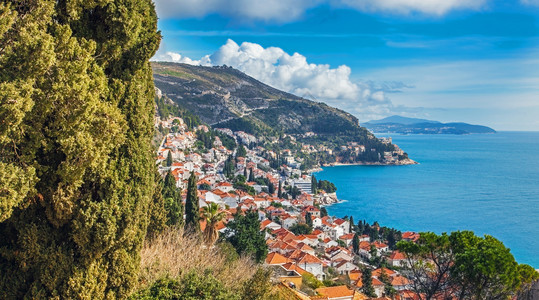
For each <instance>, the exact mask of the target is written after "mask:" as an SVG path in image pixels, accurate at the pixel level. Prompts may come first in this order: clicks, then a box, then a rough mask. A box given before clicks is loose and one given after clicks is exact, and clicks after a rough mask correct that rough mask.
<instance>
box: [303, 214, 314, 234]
mask: <svg viewBox="0 0 539 300" xmlns="http://www.w3.org/2000/svg"><path fill="white" fill-rule="evenodd" d="M305 224H307V226H309V229H310V231H313V218H312V215H311V213H310V212H308V213H306V214H305Z"/></svg>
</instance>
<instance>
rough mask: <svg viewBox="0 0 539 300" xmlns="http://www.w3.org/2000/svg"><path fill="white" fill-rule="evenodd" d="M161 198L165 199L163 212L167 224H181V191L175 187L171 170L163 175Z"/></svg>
mask: <svg viewBox="0 0 539 300" xmlns="http://www.w3.org/2000/svg"><path fill="white" fill-rule="evenodd" d="M163 198H164V199H165V212H166V216H167V220H166V224H167V225H168V226H174V225H179V226H182V225H183V204H182V198H181V192H180V190H179V189H178V188H177V187H176V179H175V178H174V175H172V172H170V171H169V172H168V173H167V175H166V176H165V181H164V185H163Z"/></svg>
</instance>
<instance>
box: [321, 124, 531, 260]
mask: <svg viewBox="0 0 539 300" xmlns="http://www.w3.org/2000/svg"><path fill="white" fill-rule="evenodd" d="M377 136H388V135H377ZM390 136H391V137H392V138H393V143H395V144H397V145H399V147H401V148H402V149H403V150H404V151H406V152H407V153H408V154H409V157H410V158H411V159H413V160H415V161H417V162H419V164H418V165H409V166H336V167H326V168H324V170H323V171H320V172H317V173H315V176H316V177H317V179H326V180H329V181H331V182H333V183H335V185H336V186H337V196H338V198H339V199H342V200H345V201H344V202H342V203H338V204H335V205H332V206H330V207H328V212H329V214H330V215H335V216H341V217H342V216H346V215H348V216H350V215H352V216H354V220H355V221H356V222H357V221H358V220H360V219H365V220H367V221H368V222H370V223H372V222H374V221H378V222H379V223H380V224H381V225H383V226H389V227H395V228H397V229H399V230H401V231H409V230H410V231H433V232H436V233H442V232H451V231H456V230H473V231H474V232H475V233H476V234H478V235H483V234H489V235H492V236H494V237H496V238H497V239H499V240H501V241H502V242H503V243H504V244H505V245H506V246H507V247H509V248H510V249H511V253H513V255H514V256H515V258H516V260H517V261H518V262H519V263H526V264H529V265H531V266H532V267H534V268H539V132H499V133H496V134H475V135H390Z"/></svg>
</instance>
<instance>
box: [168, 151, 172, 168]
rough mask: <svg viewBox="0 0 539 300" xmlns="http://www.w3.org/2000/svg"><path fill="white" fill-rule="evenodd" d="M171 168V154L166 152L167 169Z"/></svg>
mask: <svg viewBox="0 0 539 300" xmlns="http://www.w3.org/2000/svg"><path fill="white" fill-rule="evenodd" d="M170 166H172V152H170V151H168V154H167V167H170Z"/></svg>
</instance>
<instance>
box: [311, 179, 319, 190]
mask: <svg viewBox="0 0 539 300" xmlns="http://www.w3.org/2000/svg"><path fill="white" fill-rule="evenodd" d="M317 187H318V181H316V177H314V175H311V191H312V193H313V194H314V195H316V194H318V189H317Z"/></svg>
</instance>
